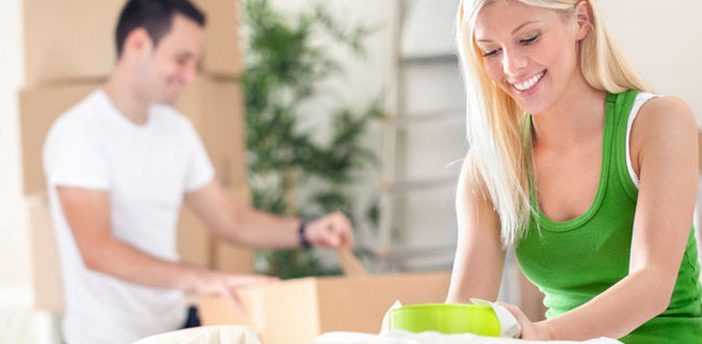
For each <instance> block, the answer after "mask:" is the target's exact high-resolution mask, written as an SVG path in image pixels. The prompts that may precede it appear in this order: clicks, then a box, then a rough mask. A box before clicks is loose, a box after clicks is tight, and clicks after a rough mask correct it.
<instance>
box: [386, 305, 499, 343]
mask: <svg viewBox="0 0 702 344" xmlns="http://www.w3.org/2000/svg"><path fill="white" fill-rule="evenodd" d="M390 328H391V329H393V330H404V331H408V332H413V333H420V332H425V331H434V332H439V333H444V334H458V333H472V334H477V335H481V336H488V337H498V336H499V335H500V321H499V320H498V319H497V316H496V315H495V311H493V310H492V308H491V307H490V306H486V305H468V304H418V305H408V306H402V307H399V308H395V309H393V310H392V311H391V312H390Z"/></svg>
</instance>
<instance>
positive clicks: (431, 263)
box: [0, 0, 702, 343]
mask: <svg viewBox="0 0 702 344" xmlns="http://www.w3.org/2000/svg"><path fill="white" fill-rule="evenodd" d="M218 2H222V3H223V4H218V5H216V6H221V7H214V8H221V9H227V10H226V11H220V12H218V13H217V14H216V15H215V16H216V17H215V16H212V15H211V19H212V18H216V19H215V21H212V22H211V23H213V24H214V23H218V24H216V30H218V32H216V33H215V34H214V35H211V36H214V37H218V38H220V39H222V41H221V42H210V41H208V43H207V44H208V45H212V47H211V49H212V51H213V52H211V53H210V54H211V55H212V56H213V58H212V60H211V61H209V62H206V63H205V66H204V67H203V69H204V73H203V79H202V81H199V82H200V84H201V85H200V86H197V85H196V87H199V88H197V89H195V88H194V89H193V90H192V91H191V93H192V94H198V95H199V96H200V97H204V98H203V99H208V98H206V97H208V96H211V97H215V100H213V102H215V104H219V103H217V101H221V98H216V95H217V94H220V95H221V94H227V93H218V92H220V91H221V90H222V89H223V88H226V87H228V86H226V85H230V86H231V85H236V87H238V88H240V89H239V90H236V91H235V92H239V93H235V94H238V95H239V96H238V103H237V104H223V105H222V106H221V107H219V108H218V109H214V110H211V112H213V113H214V112H218V110H220V111H219V112H220V113H221V114H220V115H218V116H229V115H228V114H231V116H232V117H231V118H234V117H236V116H238V117H236V118H237V121H238V122H236V123H237V124H236V125H237V126H239V128H240V129H241V127H242V126H244V128H245V129H243V132H245V141H243V140H244V139H243V138H241V140H242V141H243V142H244V143H245V146H244V147H243V148H241V149H242V150H243V151H244V152H243V153H242V152H239V153H242V154H243V156H242V155H241V154H239V155H238V156H237V157H236V158H234V159H240V160H241V161H245V162H246V166H247V170H246V171H245V172H236V171H233V170H236V167H231V166H230V165H229V163H231V161H229V160H222V161H224V162H223V163H222V164H221V166H220V165H218V162H217V161H215V165H216V166H217V167H218V175H219V176H220V178H222V177H224V178H225V179H226V178H229V177H228V176H229V175H228V174H231V176H232V177H231V178H234V179H236V178H245V179H242V180H241V181H240V182H241V185H242V189H241V190H243V191H242V192H243V193H244V194H245V196H242V198H243V199H245V201H244V202H252V203H253V204H254V205H256V206H257V207H260V208H264V209H267V210H270V211H274V212H278V213H288V214H303V215H306V216H315V215H317V214H321V213H324V212H326V211H328V210H330V209H342V210H343V211H344V212H346V213H347V214H349V216H351V217H352V218H353V219H354V224H355V228H356V230H357V236H358V238H359V245H358V247H357V252H356V253H357V254H358V255H359V257H361V259H362V261H363V262H364V264H365V265H366V267H367V268H368V269H369V270H371V271H372V272H374V273H387V272H413V271H436V270H449V269H450V268H451V265H452V259H453V254H454V250H455V239H456V220H455V214H454V209H453V201H454V194H455V183H456V179H457V175H458V171H459V168H460V163H461V159H462V157H463V155H464V154H465V152H466V151H467V149H468V147H466V144H465V139H464V135H465V129H464V120H463V116H464V111H465V104H464V95H463V94H464V88H463V85H462V82H461V76H460V72H459V70H458V65H457V61H456V56H455V48H454V44H453V37H454V15H455V10H456V7H457V5H458V2H459V1H458V0H355V1H343V0H327V1H311V0H285V1H283V0H269V1H257V0H241V2H239V1H238V0H218V1H210V5H211V4H212V3H218ZM90 3H97V2H96V1H89V0H84V1H81V0H62V1H55V0H4V1H2V2H0V32H3V36H2V38H1V39H0V52H1V53H0V75H2V78H0V159H1V160H0V161H1V164H0V166H2V167H1V168H0V342H1V343H55V342H57V338H58V337H57V336H58V322H57V319H58V316H59V314H60V312H57V311H55V309H52V307H53V306H52V305H55V303H52V302H54V301H53V300H49V301H46V299H45V298H46V297H47V296H46V295H48V294H51V293H52V291H53V292H54V293H56V288H58V286H57V285H56V284H53V283H52V282H51V279H47V277H46V276H47V275H51V274H54V273H55V271H46V270H45V269H47V268H46V266H45V265H41V264H39V263H38V262H37V259H47V258H46V257H47V256H46V254H45V252H46V250H51V248H50V247H47V246H44V241H42V240H43V239H42V238H38V237H36V230H33V229H32V228H33V227H37V224H36V223H37V221H38V220H37V219H36V218H35V216H36V215H34V213H32V211H33V210H32V209H36V207H37V206H38V205H40V204H42V202H43V200H42V197H43V196H42V195H41V192H39V191H37V190H39V189H40V188H41V185H39V186H37V185H35V184H31V181H32V180H36V179H37V178H39V180H40V179H41V177H40V174H41V170H40V165H37V164H32V163H31V161H30V160H31V159H35V158H36V157H31V156H28V155H27V154H28V153H27V152H31V149H32V148H31V147H30V148H29V149H28V148H27V145H31V144H34V145H36V140H34V141H32V140H29V139H28V136H30V135H38V134H35V133H34V132H32V131H31V130H30V129H31V128H30V129H27V127H28V124H25V125H24V126H23V123H29V124H31V123H33V122H27V118H26V117H27V116H29V115H25V114H24V113H23V111H25V112H29V111H38V110H32V109H34V107H33V106H36V105H37V104H38V103H43V102H44V99H46V101H49V100H50V99H53V98H52V97H54V96H53V95H54V94H67V93H69V94H73V95H74V96H75V97H77V98H76V100H77V99H80V97H78V95H83V94H86V93H85V92H87V90H89V89H90V87H94V86H95V85H98V84H99V82H100V81H101V80H103V78H104V77H105V73H104V71H106V70H109V67H110V66H111V64H112V63H113V62H112V61H110V60H109V59H107V60H106V59H102V60H100V62H99V63H96V64H94V65H91V66H88V65H89V64H85V63H83V62H80V61H81V60H80V59H81V58H86V56H88V57H90V58H92V57H95V58H97V59H100V58H101V56H111V54H112V53H111V50H110V49H111V48H110V47H111V45H112V36H111V32H112V29H113V26H114V20H113V21H109V20H104V19H105V18H102V17H100V15H102V14H105V13H111V12H114V14H113V15H114V16H116V14H117V12H116V11H117V10H118V9H119V8H120V6H121V5H122V3H123V1H121V0H109V1H107V0H103V1H100V2H99V3H100V4H99V5H98V4H90ZM210 5H207V6H210ZM207 6H205V7H207ZM211 6H215V5H211ZM599 6H600V9H601V11H602V14H603V16H604V19H605V21H606V23H607V25H608V26H609V28H610V30H611V31H612V33H613V34H614V35H615V37H616V40H617V41H618V42H619V44H620V45H621V47H622V48H623V50H624V52H625V55H626V56H627V57H628V58H629V60H630V61H631V62H632V64H633V65H634V66H635V67H636V68H637V69H638V70H639V71H640V72H641V74H643V76H644V77H645V78H646V79H648V80H649V82H651V83H652V84H653V86H654V87H655V88H656V89H657V91H658V93H660V94H665V95H676V96H680V97H682V98H684V99H685V100H686V101H687V102H688V104H690V105H691V106H692V108H693V110H694V111H695V113H696V114H697V118H698V123H699V120H700V116H702V96H701V95H700V92H699V86H698V85H697V83H698V82H699V80H702V71H701V69H700V61H702V29H701V28H700V27H699V26H698V25H697V20H698V16H699V15H698V14H699V13H701V12H702V3H700V2H695V1H689V0H669V1H657V0H618V1H599ZM205 10H207V8H205ZM247 10H248V12H247ZM86 11H87V12H86ZM90 11H96V14H97V13H99V14H100V15H95V16H94V18H93V16H92V13H91V12H90ZM49 18H50V19H49ZM52 25H54V26H55V27H57V28H61V30H54V32H53V34H52V33H47V31H51V29H52ZM213 26H214V25H213ZM271 27H274V28H276V30H268V31H267V30H266V28H268V29H270V28H271ZM62 30H63V31H62ZM73 30H76V31H78V30H83V31H81V32H87V33H88V34H86V35H85V36H80V37H81V38H83V37H85V38H86V39H84V40H83V39H76V38H74V37H71V36H69V35H68V34H69V33H71V32H73ZM91 33H92V34H91ZM99 33H109V35H106V36H100V35H99ZM232 37H233V38H232ZM293 38H295V39H293ZM42 39H44V40H43V41H42ZM225 40H226V41H225ZM93 42H95V45H94V46H92V45H90V44H93ZM220 45H221V46H220ZM233 45H236V47H235V49H234V50H235V51H234V52H233V53H231V54H230V55H227V54H228V52H227V49H229V48H231V47H232V46H233ZM52 49H53V50H52ZM208 49H210V47H208ZM54 50H56V51H60V52H61V54H59V55H56V56H54V55H51V54H48V53H47V54H48V55H41V52H42V51H43V52H51V51H54ZM208 51H209V50H208ZM71 54H75V60H72V59H71V56H72V55H71ZM295 54H297V55H295ZM215 55H216V56H215ZM57 56H58V57H57ZM66 56H68V58H67V57H66ZM229 56H233V57H232V59H231V60H227V58H229ZM215 57H216V58H218V59H219V60H215ZM61 58H67V60H62V59H61ZM42 59H45V60H48V61H49V62H50V63H48V64H47V62H46V61H44V62H42ZM76 61H78V62H76ZM76 64H78V65H82V66H83V67H85V69H83V70H81V69H80V68H79V69H75V66H76ZM47 66H48V67H47ZM86 66H87V67H86ZM93 67H94V68H93ZM47 68H48V69H47ZM89 68H93V69H89ZM242 68H243V70H245V72H243V73H242ZM67 76H69V77H67ZM203 83H204V84H207V85H205V86H202V84H203ZM223 85H224V86H223ZM42 92H43V93H42ZM56 92H58V93H56ZM62 92H63V93H62ZM66 92H67V93H66ZM81 92H82V93H81ZM208 92H209V93H208ZM23 104H24V105H23ZM183 107H184V108H190V109H192V108H196V107H190V105H187V104H185V105H183ZM228 107H231V111H221V110H222V109H227V108H228ZM23 109H24V110H23ZM271 109H282V110H281V111H278V112H275V111H272V110H271ZM203 111H205V110H203ZM237 111H238V112H237ZM242 111H243V113H241V112H242ZM194 112H196V111H194ZM203 113H204V112H203ZM55 115H58V113H57V114H55ZM23 116H24V117H23ZM203 116H204V115H203ZM203 118H205V117H203ZM193 120H194V122H197V121H198V119H197V118H194V119H193ZM207 121H208V119H204V120H202V123H203V124H202V125H201V126H198V125H196V126H198V129H199V130H200V129H202V130H204V131H205V133H206V132H207V130H208V129H207V128H208V126H209V125H210V124H208V122H207ZM198 123H199V122H198ZM210 123H212V122H210ZM30 127H31V126H30ZM201 135H203V132H202V131H201ZM213 135H214V134H213ZM203 136H206V135H203ZM271 136H274V137H275V138H276V140H275V141H276V142H278V143H280V144H279V145H275V144H271V143H270V142H269V141H270V140H266V139H265V138H270V137H271ZM213 137H214V136H213ZM206 141H207V139H206ZM206 144H208V150H210V153H211V154H214V155H216V154H219V152H220V151H221V152H223V153H222V154H223V156H228V155H227V154H229V152H227V149H220V150H218V149H219V148H216V147H212V146H210V145H211V144H212V145H214V144H217V143H208V142H206ZM232 147H233V145H232ZM33 149H34V152H36V149H37V148H36V147H34V148H33ZM213 151H214V152H215V153H212V152H213ZM234 153H236V152H234ZM235 155H236V154H235ZM35 160H36V159H35ZM213 160H217V159H216V157H215V158H214V159H213ZM28 161H30V162H28ZM232 171H233V172H232ZM37 173H38V174H37ZM37 176H39V177H37ZM244 176H245V177H244ZM232 189H233V190H234V189H236V187H233V188H232ZM237 190H238V189H236V190H234V191H233V192H235V193H236V192H238V191H237ZM184 216H187V215H184ZM188 221H189V220H187V218H186V220H184V222H183V223H190V222H188ZM196 226H197V225H193V227H196ZM193 233H195V232H193ZM193 233H190V234H189V235H191V238H195V239H196V240H193V241H194V242H197V243H199V244H200V245H201V246H199V247H195V248H192V247H190V248H185V250H186V251H187V250H190V253H185V254H184V255H185V256H188V257H192V259H193V261H194V262H197V263H200V264H203V265H210V266H216V267H223V268H227V266H229V265H231V264H229V262H231V261H232V260H237V259H238V258H236V257H240V258H241V257H243V256H242V254H249V255H250V256H247V258H241V260H238V261H245V262H253V266H254V267H255V269H256V270H257V271H259V272H267V273H275V274H277V275H280V276H283V277H284V278H293V277H300V276H307V275H323V274H336V273H338V267H337V265H336V262H335V257H334V256H333V255H332V254H330V253H329V252H314V251H313V252H299V251H292V252H257V253H253V254H251V253H241V252H238V253H231V255H230V256H227V255H226V254H224V253H217V254H213V253H211V251H212V252H214V251H213V250H214V247H217V245H219V244H218V243H214V242H212V241H211V240H210V239H208V238H206V237H203V236H201V235H199V234H197V233H195V234H193ZM218 252H226V249H222V250H221V251H218ZM188 254H189V255H188ZM37 257H39V258H37ZM38 264H39V265H41V266H39V267H38ZM228 264H229V265H228ZM513 264H514V261H513V259H508V263H507V267H506V273H505V275H504V276H505V277H504V283H503V289H502V293H501V298H502V299H503V300H506V301H508V302H514V303H519V302H521V301H524V302H526V300H520V291H519V282H518V281H519V277H518V275H517V274H516V272H515V270H514V269H513V267H512V265H513ZM234 265H236V264H234ZM42 269H44V270H42ZM48 269H49V270H51V269H52V268H48ZM232 269H235V270H236V267H234V268H232ZM252 269H253V267H252ZM38 290H41V293H38V292H37V291H38ZM47 293H48V294H47ZM38 298H39V300H38ZM48 298H51V296H48ZM59 303H60V302H59ZM46 304H49V305H50V306H49V307H42V305H46ZM47 308H48V310H47Z"/></svg>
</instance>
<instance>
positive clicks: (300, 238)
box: [297, 220, 312, 249]
mask: <svg viewBox="0 0 702 344" xmlns="http://www.w3.org/2000/svg"><path fill="white" fill-rule="evenodd" d="M306 230H307V221H306V220H302V222H301V223H300V227H298V229H297V242H298V244H299V245H300V247H302V248H305V249H307V248H310V247H312V244H311V243H310V242H309V240H307V237H305V231H306Z"/></svg>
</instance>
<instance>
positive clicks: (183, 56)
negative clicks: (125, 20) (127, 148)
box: [137, 14, 204, 105]
mask: <svg viewBox="0 0 702 344" xmlns="http://www.w3.org/2000/svg"><path fill="white" fill-rule="evenodd" d="M203 41H204V30H203V28H202V27H200V26H199V25H198V24H197V23H196V22H194V21H192V20H190V19H188V18H187V17H185V16H182V15H179V14H176V15H175V16H174V17H173V21H172V23H171V30H170V32H168V33H167V34H166V35H164V36H163V37H162V38H161V40H160V41H159V43H158V45H156V47H155V48H154V49H153V50H152V51H151V54H150V55H149V56H148V57H147V58H146V59H145V60H144V64H143V67H144V68H143V69H142V70H141V72H143V73H140V74H142V75H137V79H138V80H140V83H141V85H140V88H142V91H143V93H144V94H145V95H147V97H148V98H149V100H150V101H152V102H156V103H162V104H169V105H170V104H173V103H175V102H176V100H177V99H178V95H179V94H180V92H181V90H182V89H183V87H184V86H185V85H187V84H188V83H189V82H190V81H192V80H193V79H194V78H195V76H196V74H197V66H198V63H199V61H200V58H201V56H202V51H203Z"/></svg>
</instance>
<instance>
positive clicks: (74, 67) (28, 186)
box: [19, 0, 253, 310]
mask: <svg viewBox="0 0 702 344" xmlns="http://www.w3.org/2000/svg"><path fill="white" fill-rule="evenodd" d="M125 2H126V0H101V1H93V0H63V1H55V0H24V3H23V6H24V28H25V57H26V61H25V62H26V63H25V66H26V69H25V80H26V87H25V89H23V90H22V91H21V92H20V95H19V102H20V112H21V130H22V156H23V174H24V192H25V194H26V195H27V196H38V197H30V201H29V203H30V204H29V207H30V214H31V219H30V222H31V226H32V233H33V246H34V250H33V252H34V253H33V256H34V276H35V299H36V306H37V307H38V308H44V309H48V310H60V309H61V308H62V299H61V283H60V269H59V266H58V257H57V255H56V249H55V242H54V238H53V230H52V229H51V221H50V218H49V212H48V209H47V204H46V197H45V196H44V194H45V191H46V190H45V188H46V186H45V182H44V175H43V169H42V164H41V153H42V146H43V143H44V138H45V136H46V134H47V132H48V130H49V128H50V126H51V124H52V123H53V121H54V120H55V119H56V118H57V117H58V116H60V115H61V114H62V113H63V112H65V111H66V110H68V109H69V108H70V107H71V106H73V105H74V104H76V103H78V102H79V101H80V100H81V99H83V98H84V97H85V96H87V95H88V94H89V93H90V92H92V91H93V90H95V89H97V88H99V87H100V86H101V85H102V83H103V82H104V81H105V80H106V79H107V77H108V75H109V73H110V71H111V70H112V68H113V67H114V65H115V63H116V62H115V55H116V54H115V49H114V27H115V25H116V22H117V16H118V14H119V11H120V9H121V8H122V6H123V5H124V4H125ZM193 2H194V3H195V4H196V5H198V6H199V8H200V9H202V10H203V11H204V12H205V13H206V14H207V27H206V29H205V35H206V39H205V54H204V57H203V61H202V64H201V70H202V73H201V76H200V77H198V78H197V80H196V81H195V82H193V84H192V85H190V86H188V87H187V89H186V90H185V91H184V92H183V94H182V96H181V99H180V100H179V102H178V103H177V104H176V108H177V109H178V110H180V111H181V112H182V113H184V114H185V115H186V116H188V117H189V119H190V120H191V121H192V123H193V124H194V126H195V128H196V129H197V130H198V132H199V134H200V136H201V137H202V138H203V141H204V143H205V146H206V147H207V150H208V153H209V155H210V157H211V159H212V162H213V164H214V165H215V169H216V173H217V178H218V179H219V180H220V181H221V182H222V183H223V185H224V186H225V188H226V189H227V190H228V192H229V193H230V194H231V195H232V197H233V198H234V199H235V200H236V202H238V203H240V204H248V202H249V196H248V188H247V187H246V182H245V176H246V173H245V171H246V170H245V164H244V158H243V157H244V127H243V126H244V120H243V98H242V90H241V87H240V85H239V80H240V77H241V75H242V72H243V63H242V60H243V59H242V56H241V51H240V48H239V37H238V34H239V33H238V27H239V18H238V4H239V1H238V0H194V1H193ZM178 248H179V252H180V253H181V256H182V258H183V260H184V261H186V262H188V263H191V264H196V265H199V266H209V267H213V268H218V269H223V270H226V271H231V272H238V273H250V272H252V271H253V259H252V255H251V252H250V251H249V250H242V249H237V248H234V247H232V246H231V245H229V244H225V243H221V242H219V241H218V240H216V239H214V238H213V237H211V235H210V234H209V232H208V231H207V229H206V228H204V227H203V225H202V224H201V223H200V222H199V221H198V220H197V219H196V218H195V216H194V215H193V214H192V213H190V212H189V211H188V210H187V209H185V210H184V211H183V213H182V214H181V218H180V224H179V245H178Z"/></svg>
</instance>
